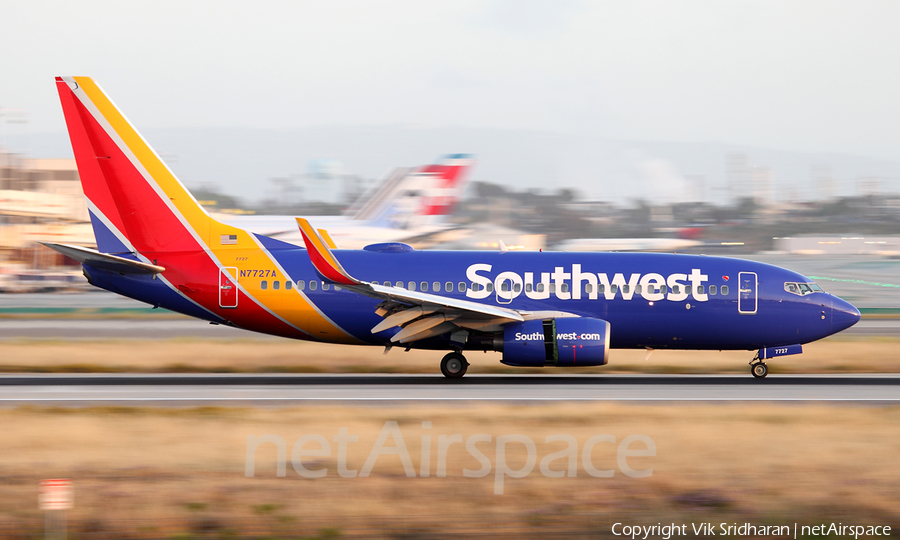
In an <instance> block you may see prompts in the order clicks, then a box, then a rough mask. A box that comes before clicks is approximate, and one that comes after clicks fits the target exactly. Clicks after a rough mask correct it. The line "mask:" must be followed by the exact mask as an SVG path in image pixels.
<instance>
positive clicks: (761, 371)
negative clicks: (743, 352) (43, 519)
mask: <svg viewBox="0 0 900 540" xmlns="http://www.w3.org/2000/svg"><path fill="white" fill-rule="evenodd" d="M750 373H752V374H753V376H754V377H756V378H757V379H765V378H766V375H768V374H769V366H767V365H766V363H765V362H763V361H762V360H760V359H759V355H756V356H755V357H754V358H753V360H751V361H750Z"/></svg>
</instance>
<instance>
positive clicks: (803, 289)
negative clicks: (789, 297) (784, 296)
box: [784, 282, 824, 296]
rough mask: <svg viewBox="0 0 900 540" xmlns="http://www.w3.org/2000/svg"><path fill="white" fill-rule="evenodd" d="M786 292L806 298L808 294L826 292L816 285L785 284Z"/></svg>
mask: <svg viewBox="0 0 900 540" xmlns="http://www.w3.org/2000/svg"><path fill="white" fill-rule="evenodd" d="M784 290H786V291H787V292H789V293H791V294H796V295H797V296H806V295H807V294H812V293H814V292H824V291H823V290H822V287H819V286H818V285H816V284H815V283H791V282H787V283H785V284H784Z"/></svg>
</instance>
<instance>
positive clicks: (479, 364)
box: [0, 337, 900, 374]
mask: <svg viewBox="0 0 900 540" xmlns="http://www.w3.org/2000/svg"><path fill="white" fill-rule="evenodd" d="M898 345H900V339H897V338H844V337H840V338H838V337H835V338H829V339H825V340H822V341H818V342H815V343H811V344H808V345H805V346H804V353H803V354H801V355H795V356H786V357H781V358H776V359H773V360H770V361H769V368H770V373H772V374H779V373H782V374H783V373H896V372H900V361H898V360H897V356H896V354H895V351H896V349H897V347H898ZM753 354H754V353H753V352H750V351H723V352H718V351H666V350H658V351H655V352H654V353H653V354H652V355H651V356H650V358H649V359H646V355H647V353H646V351H643V350H613V351H611V353H610V363H609V365H607V366H600V367H586V368H513V367H508V366H504V365H503V364H501V363H500V354H499V353H482V352H470V353H468V354H467V358H468V360H469V362H470V363H471V364H472V365H471V367H470V368H469V373H473V374H477V373H685V374H692V373H693V374H696V373H747V371H748V367H747V363H748V362H749V361H750V359H751V358H752V357H753ZM442 355H443V353H442V352H439V351H416V350H413V351H409V352H404V351H403V350H402V349H400V348H394V349H392V350H391V351H390V352H389V353H388V354H384V353H383V349H382V348H380V347H358V346H349V345H330V344H321V343H311V342H299V341H290V340H283V341H282V340H273V339H240V340H208V341H206V340H201V339H185V338H179V339H171V340H101V341H80V340H79V341H33V340H32V341H25V340H20V341H15V340H8V341H0V372H6V373H113V372H124V373H436V372H438V363H439V360H440V358H441V356H442Z"/></svg>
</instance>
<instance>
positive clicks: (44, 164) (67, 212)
mask: <svg viewBox="0 0 900 540" xmlns="http://www.w3.org/2000/svg"><path fill="white" fill-rule="evenodd" d="M41 240H46V241H54V242H62V243H67V244H78V245H82V246H89V247H93V246H94V236H93V233H92V231H91V226H90V218H89V216H88V211H87V205H86V204H85V198H84V194H83V192H82V190H81V182H80V181H79V178H78V170H77V168H76V166H75V160H74V159H30V158H26V157H23V156H21V155H19V154H13V153H9V152H6V151H5V150H3V149H2V148H0V290H6V291H10V290H39V289H48V288H59V287H60V286H66V285H67V284H80V283H84V281H85V280H84V278H83V277H81V272H80V265H78V264H77V263H75V262H74V261H71V260H69V259H67V258H66V257H64V256H62V255H60V254H58V253H56V252H55V251H52V250H50V249H47V248H45V247H43V246H41V245H40V244H39V243H38V242H39V241H41Z"/></svg>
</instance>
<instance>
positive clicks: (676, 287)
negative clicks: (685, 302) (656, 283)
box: [672, 285, 681, 294]
mask: <svg viewBox="0 0 900 540" xmlns="http://www.w3.org/2000/svg"><path fill="white" fill-rule="evenodd" d="M672 294H681V286H680V285H672Z"/></svg>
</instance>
